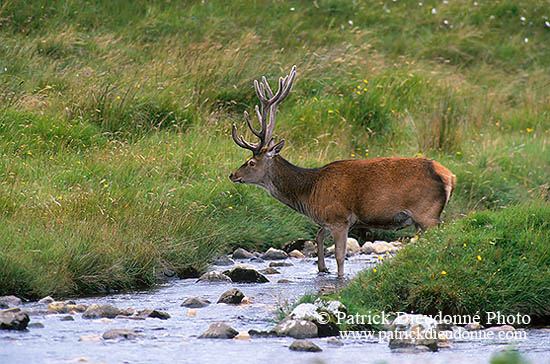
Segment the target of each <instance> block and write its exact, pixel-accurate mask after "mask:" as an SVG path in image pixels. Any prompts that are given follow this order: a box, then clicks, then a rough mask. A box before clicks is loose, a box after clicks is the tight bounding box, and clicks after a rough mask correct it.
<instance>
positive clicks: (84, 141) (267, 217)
mask: <svg viewBox="0 0 550 364" xmlns="http://www.w3.org/2000/svg"><path fill="white" fill-rule="evenodd" d="M547 9H548V6H547V2H546V1H545V0H534V1H512V0H501V1H499V2H480V3H479V4H474V3H470V2H462V1H449V2H448V3H447V4H445V3H442V2H440V1H422V3H418V2H408V1H398V2H393V1H383V2H352V1H347V0H317V1H314V2H311V1H305V0H298V1H294V2H293V3H292V5H289V3H287V2H285V1H273V2H269V3H267V2H261V1H244V0H234V1H231V2H229V1H208V0H207V1H187V2H181V1H161V0H156V1H144V0H138V1H134V2H132V3H129V2H127V1H123V0H110V1H105V0H99V1H93V2H88V1H84V0H72V1H60V0H53V1H43V0H28V1H22V0H7V1H4V2H3V3H2V4H1V5H0V45H1V46H0V226H1V227H2V228H1V230H0V294H8V293H9V294H17V295H20V296H23V297H27V298H33V297H39V296H43V295H46V294H54V295H58V296H69V295H82V294H91V293H96V292H102V291H105V290H109V289H123V288H134V287H146V286H150V285H151V284H153V283H154V282H155V279H156V272H157V271H158V270H159V268H160V267H163V266H169V267H172V268H174V269H175V270H176V271H177V272H178V273H179V274H181V275H183V274H184V273H186V272H189V270H190V268H193V269H196V270H199V271H200V270H201V269H204V267H205V264H206V263H207V261H208V259H209V258H210V257H211V256H212V255H214V254H219V253H223V252H227V251H229V250H230V249H232V248H234V247H235V246H243V247H246V248H250V249H265V248H266V247H268V246H271V245H276V246H277V245H280V244H281V243H283V242H285V241H287V240H289V239H292V238H296V237H304V236H312V235H313V231H314V229H315V227H314V226H313V225H312V223H311V222H309V221H308V220H307V219H305V218H302V217H301V216H299V215H297V214H295V213H293V212H292V211H290V210H289V209H288V208H286V207H284V206H282V205H281V204H279V203H278V202H276V201H275V200H273V199H272V198H270V197H269V196H268V195H267V194H266V193H265V192H263V191H261V190H258V189H255V188H252V187H250V186H236V185H232V184H231V183H230V182H229V180H228V178H227V176H228V174H229V173H230V172H231V171H232V170H233V169H235V168H236V167H237V166H238V165H240V164H241V163H242V161H243V160H245V159H246V158H247V157H248V154H247V152H246V151H244V150H242V149H240V148H238V147H236V146H235V145H234V144H233V142H232V140H231V137H230V135H229V130H230V125H231V123H232V122H235V123H238V124H240V125H241V128H240V130H243V131H244V127H243V126H244V123H243V118H242V112H243V111H244V110H251V108H252V107H253V105H254V104H255V103H256V100H255V95H254V91H253V88H252V80H253V79H256V78H259V77H261V76H262V75H266V76H267V77H268V79H269V80H270V81H274V80H275V78H276V77H278V76H280V75H282V74H283V73H285V72H288V70H289V69H290V67H291V66H292V65H293V64H296V65H297V66H298V79H297V83H296V85H295V89H294V91H293V94H292V95H291V96H290V97H289V99H288V100H286V101H285V103H284V104H283V105H281V107H280V109H279V114H280V115H279V117H278V120H277V126H276V130H275V132H276V133H278V136H279V137H280V138H285V139H286V140H287V146H286V147H285V149H284V151H283V155H284V156H285V157H287V158H288V159H289V160H290V161H291V162H293V163H296V164H298V165H301V166H318V165H322V164H325V163H328V162H330V161H332V160H336V159H348V158H370V157H376V156H389V155H394V156H408V157H412V156H417V155H418V156H420V155H423V156H427V157H430V158H434V159H437V160H439V161H441V162H442V163H443V164H444V165H445V166H447V167H448V168H450V169H451V170H452V171H453V172H454V173H455V174H456V175H457V179H458V185H457V189H456V191H455V194H454V196H453V199H452V203H451V204H450V205H449V207H448V209H447V211H446V215H445V219H446V220H448V221H451V220H454V219H456V218H459V217H461V216H464V215H467V214H469V213H470V212H471V211H474V210H483V209H499V208H500V207H503V206H508V205H511V204H517V203H524V202H527V201H529V200H531V199H532V198H533V196H542V197H540V198H541V199H545V198H547V196H548V190H549V188H548V181H549V180H550V168H548V164H549V163H548V161H549V160H550V149H549V146H548V141H549V134H548V133H549V129H550V117H549V115H550V96H549V95H550V93H548V84H549V83H550V75H549V74H548V72H547V71H546V70H547V69H548V66H549V63H550V57H549V47H550V42H549V40H550V39H549V38H550V26H549V25H550V23H548V21H549V20H548V17H549V16H550V14H549V13H548V11H547ZM246 136H247V137H250V135H246ZM503 211H508V210H503ZM488 216H492V215H488ZM468 221H469V220H468ZM450 229H453V227H450ZM431 234H433V235H431V236H434V237H436V236H438V235H437V234H438V233H437V232H434V233H431ZM442 239H443V238H442ZM426 244H427V243H426ZM526 253H528V252H526ZM543 253H544V251H543ZM410 254H412V253H410ZM541 259H542V258H541Z"/></svg>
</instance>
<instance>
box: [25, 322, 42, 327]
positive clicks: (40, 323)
mask: <svg viewBox="0 0 550 364" xmlns="http://www.w3.org/2000/svg"><path fill="white" fill-rule="evenodd" d="M44 327H45V326H44V324H43V323H42V322H31V323H29V324H28V325H27V329H43V328H44Z"/></svg>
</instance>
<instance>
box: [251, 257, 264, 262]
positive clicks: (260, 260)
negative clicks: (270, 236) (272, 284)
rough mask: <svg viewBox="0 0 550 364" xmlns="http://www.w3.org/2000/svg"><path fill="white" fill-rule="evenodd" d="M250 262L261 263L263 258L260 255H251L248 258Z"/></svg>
mask: <svg viewBox="0 0 550 364" xmlns="http://www.w3.org/2000/svg"><path fill="white" fill-rule="evenodd" d="M250 262H251V263H263V262H264V260H263V259H262V258H260V257H252V258H250Z"/></svg>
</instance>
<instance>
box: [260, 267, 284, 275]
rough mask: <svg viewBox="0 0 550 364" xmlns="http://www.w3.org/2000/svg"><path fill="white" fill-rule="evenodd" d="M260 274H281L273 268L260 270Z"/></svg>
mask: <svg viewBox="0 0 550 364" xmlns="http://www.w3.org/2000/svg"><path fill="white" fill-rule="evenodd" d="M260 272H261V273H263V274H281V272H279V271H278V270H277V269H275V268H273V267H267V268H266V269H262V270H261V271H260Z"/></svg>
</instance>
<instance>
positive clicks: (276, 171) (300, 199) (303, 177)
mask: <svg viewBox="0 0 550 364" xmlns="http://www.w3.org/2000/svg"><path fill="white" fill-rule="evenodd" d="M318 176H319V170H318V169H317V168H301V167H298V166H295V165H293V164H292V163H290V162H289V161H287V160H286V159H284V158H283V157H281V156H279V155H276V156H275V157H273V164H272V166H271V168H270V169H269V171H268V175H267V177H268V178H267V181H266V184H265V186H263V187H265V188H266V189H267V190H268V191H269V193H270V194H271V196H273V197H275V198H276V199H277V200H279V201H281V202H282V203H284V204H285V205H287V206H289V207H290V208H292V209H293V210H295V211H297V212H299V213H301V214H303V215H306V216H309V215H310V211H309V198H310V196H311V191H312V189H313V186H314V185H315V183H316V182H317V179H318Z"/></svg>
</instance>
